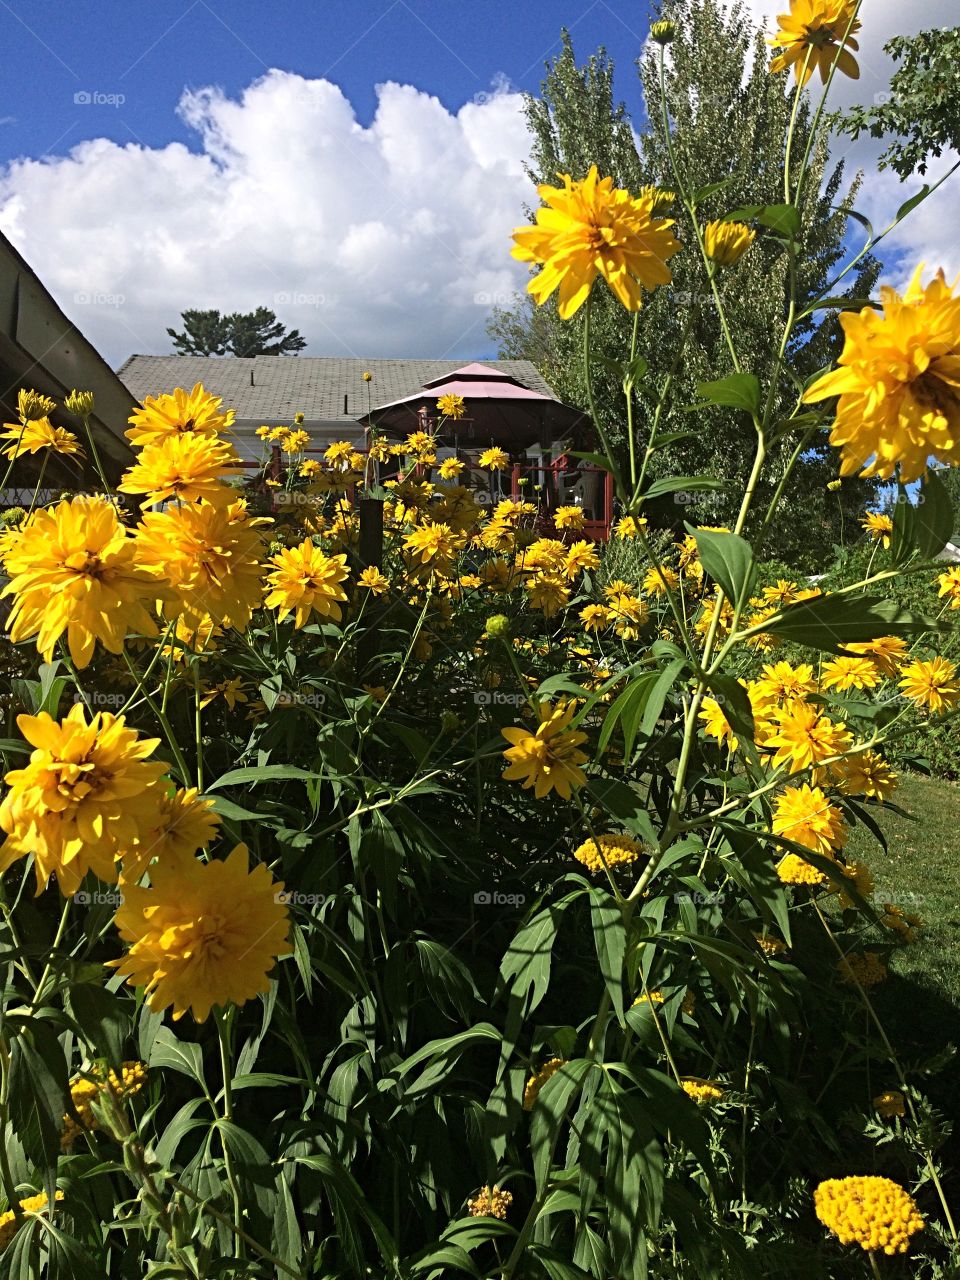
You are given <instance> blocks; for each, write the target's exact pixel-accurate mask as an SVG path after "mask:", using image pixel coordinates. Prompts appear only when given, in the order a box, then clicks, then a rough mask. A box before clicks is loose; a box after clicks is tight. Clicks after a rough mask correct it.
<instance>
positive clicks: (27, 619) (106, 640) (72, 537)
mask: <svg viewBox="0 0 960 1280" xmlns="http://www.w3.org/2000/svg"><path fill="white" fill-rule="evenodd" d="M4 566H5V568H6V571H7V574H8V576H9V577H10V582H9V583H8V584H7V586H6V587H5V588H4V591H3V595H4V596H10V595H12V596H14V597H15V599H14V604H13V608H12V609H11V611H10V618H9V621H8V626H9V628H10V639H11V640H12V641H13V643H14V644H17V643H19V642H20V641H21V640H26V639H28V638H29V637H31V636H36V638H37V649H38V651H39V652H40V653H41V654H42V655H43V658H44V661H45V662H50V661H51V660H52V658H53V651H54V648H55V647H56V643H57V641H58V640H59V639H60V637H61V636H62V635H63V633H64V632H66V633H67V646H68V648H69V650H70V657H71V658H72V659H73V661H74V662H75V663H76V665H77V666H78V667H80V668H81V669H82V668H84V667H86V666H88V665H89V663H90V659H91V658H92V657H93V651H94V648H95V645H96V642H97V641H98V640H99V641H100V643H101V644H102V645H103V646H104V648H106V649H108V650H109V652H110V653H121V652H122V650H123V642H124V638H125V637H126V636H127V635H131V634H138V635H146V636H152V635H156V633H157V628H156V623H155V622H154V619H153V617H152V614H151V613H150V612H148V607H151V608H152V606H153V603H154V601H155V600H156V599H157V595H158V591H157V588H156V585H155V583H154V582H153V580H152V579H151V577H150V575H149V574H147V573H145V572H143V571H142V569H141V568H140V567H139V566H138V564H137V546H136V543H135V541H134V539H133V538H131V537H130V536H129V535H128V533H127V531H126V529H125V528H124V527H123V525H122V524H121V523H120V521H119V520H118V518H117V511H116V508H115V507H114V506H113V504H112V503H111V502H108V501H107V500H106V499H104V498H97V497H94V498H89V497H84V496H78V497H76V498H73V499H72V500H71V501H67V502H61V503H59V504H58V505H57V506H56V507H54V508H52V509H51V510H43V509H41V510H38V511H35V512H34V514H33V515H32V516H30V518H29V519H28V520H27V521H26V523H25V524H24V525H23V526H22V528H20V529H18V530H11V531H10V533H9V535H5V546H4ZM159 594H161V595H162V594H164V593H163V592H162V591H160V592H159Z"/></svg>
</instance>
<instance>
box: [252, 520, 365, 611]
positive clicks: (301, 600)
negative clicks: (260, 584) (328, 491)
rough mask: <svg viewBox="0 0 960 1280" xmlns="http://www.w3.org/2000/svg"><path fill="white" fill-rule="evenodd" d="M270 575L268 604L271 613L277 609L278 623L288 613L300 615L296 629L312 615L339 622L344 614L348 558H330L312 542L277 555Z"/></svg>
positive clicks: (307, 541) (287, 549)
mask: <svg viewBox="0 0 960 1280" xmlns="http://www.w3.org/2000/svg"><path fill="white" fill-rule="evenodd" d="M270 563H271V564H272V565H274V566H275V567H274V570H273V572H272V573H270V574H268V575H267V585H268V587H269V588H270V591H269V594H268V595H267V597H266V599H265V600H264V602H263V603H264V604H265V605H266V607H267V608H268V609H277V610H278V613H277V621H278V622H282V621H283V620H284V618H285V617H286V616H287V614H288V613H295V614H296V621H295V623H294V626H295V628H296V629H299V628H300V627H303V626H306V624H307V623H308V622H309V621H310V615H311V614H312V613H316V614H319V615H320V617H321V618H331V619H332V620H333V621H334V622H339V621H340V619H341V618H342V617H343V610H342V609H341V608H340V604H339V602H340V601H342V600H346V598H347V593H346V592H345V591H344V589H343V587H342V586H341V583H343V582H344V581H345V580H346V578H347V577H348V576H349V573H350V571H349V569H348V568H347V557H346V555H339V556H328V555H324V553H323V552H322V551H321V550H320V548H319V547H317V546H314V544H313V543H312V542H311V541H310V539H309V538H307V539H305V540H304V541H303V542H301V543H300V545H299V547H288V548H285V549H284V550H283V551H280V552H279V553H278V554H277V555H275V556H274V557H273V558H272V559H271V561H270Z"/></svg>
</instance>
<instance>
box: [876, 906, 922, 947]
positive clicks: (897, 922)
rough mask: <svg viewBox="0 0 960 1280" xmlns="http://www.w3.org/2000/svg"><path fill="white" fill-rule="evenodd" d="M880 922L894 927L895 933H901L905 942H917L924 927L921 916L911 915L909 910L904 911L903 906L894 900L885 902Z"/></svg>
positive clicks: (888, 926) (890, 927)
mask: <svg viewBox="0 0 960 1280" xmlns="http://www.w3.org/2000/svg"><path fill="white" fill-rule="evenodd" d="M880 922H881V924H885V925H886V926H887V928H888V929H892V930H893V932H894V933H899V935H900V937H901V938H902V939H903V940H904V942H916V940H917V938H918V937H919V936H920V930H921V929H922V928H923V920H922V919H921V917H920V916H915V915H911V913H910V912H909V911H904V909H903V907H898V906H896V905H895V904H894V903H892V902H885V903H884V904H883V915H882V916H881V917H880Z"/></svg>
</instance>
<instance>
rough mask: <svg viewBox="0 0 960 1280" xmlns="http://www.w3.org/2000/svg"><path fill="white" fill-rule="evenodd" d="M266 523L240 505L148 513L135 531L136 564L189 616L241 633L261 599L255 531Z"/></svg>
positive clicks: (260, 547) (259, 541)
mask: <svg viewBox="0 0 960 1280" xmlns="http://www.w3.org/2000/svg"><path fill="white" fill-rule="evenodd" d="M266 523H268V522H267V521H266V520H264V519H259V518H257V519H253V518H251V517H250V516H249V515H248V513H247V507H246V503H245V502H243V501H242V500H241V501H238V502H232V503H229V504H228V503H226V502H225V501H222V500H219V501H217V502H216V503H211V502H204V503H202V504H201V505H199V506H186V505H185V506H173V507H168V508H167V509H166V510H165V511H162V512H161V511H149V512H147V514H146V515H145V516H144V518H143V523H142V525H141V526H140V528H139V529H138V530H137V555H138V560H139V563H140V564H141V565H142V567H143V568H145V569H148V570H149V571H150V572H151V573H153V574H154V575H155V576H156V577H157V578H158V579H160V580H161V581H165V582H167V583H168V584H169V585H170V587H172V589H173V591H174V592H175V593H176V595H177V597H178V598H179V601H180V604H181V605H182V607H183V608H185V609H187V610H188V611H189V612H190V613H192V614H194V615H196V616H197V617H203V616H204V615H209V616H210V617H212V618H214V619H215V620H216V621H217V622H218V623H220V624H221V625H223V626H230V627H236V629H237V630H238V631H243V630H244V629H245V628H246V625H247V623H248V622H249V621H250V616H251V614H252V613H253V610H254V609H255V608H256V607H257V606H258V605H259V603H260V597H261V594H262V587H261V581H260V579H261V572H262V569H261V564H260V559H259V557H260V556H261V554H262V553H263V542H262V539H261V537H260V534H259V532H258V529H257V526H259V525H263V524H266Z"/></svg>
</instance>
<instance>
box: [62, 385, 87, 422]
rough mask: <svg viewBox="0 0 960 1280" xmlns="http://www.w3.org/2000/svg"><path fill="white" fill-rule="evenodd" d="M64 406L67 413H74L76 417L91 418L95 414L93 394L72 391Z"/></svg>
mask: <svg viewBox="0 0 960 1280" xmlns="http://www.w3.org/2000/svg"><path fill="white" fill-rule="evenodd" d="M63 404H64V408H65V409H66V411H67V413H72V414H73V415H74V417H76V418H89V417H90V415H91V413H93V392H92V391H71V392H70V394H69V395H68V396H67V398H66V400H65V401H64V402H63Z"/></svg>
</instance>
